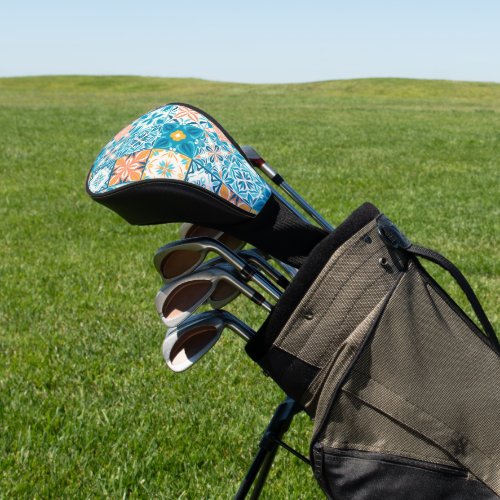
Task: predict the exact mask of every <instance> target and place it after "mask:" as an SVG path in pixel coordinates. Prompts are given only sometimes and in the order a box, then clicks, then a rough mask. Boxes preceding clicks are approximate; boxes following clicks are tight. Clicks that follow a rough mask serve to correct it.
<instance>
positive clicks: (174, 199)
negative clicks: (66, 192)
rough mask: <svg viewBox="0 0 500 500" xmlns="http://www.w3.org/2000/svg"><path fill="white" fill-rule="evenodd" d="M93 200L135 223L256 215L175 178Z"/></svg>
mask: <svg viewBox="0 0 500 500" xmlns="http://www.w3.org/2000/svg"><path fill="white" fill-rule="evenodd" d="M93 199H94V200H95V201H97V202H98V203H101V204H102V205H104V206H106V207H108V208H110V209H111V210H113V211H114V212H116V213H117V214H118V215H119V216H121V217H123V218H124V219H125V220H126V221H127V222H128V223H130V224H135V225H150V224H165V223H168V222H191V223H193V224H200V225H202V226H213V224H214V221H216V220H223V221H225V222H226V224H237V223H241V222H244V221H246V220H252V219H253V218H255V215H254V214H251V213H249V212H246V211H245V210H242V209H241V208H238V207H237V206H235V205H233V204H232V203H230V202H228V201H226V200H224V199H223V198H221V197H220V196H218V195H216V194H215V193H212V192H210V191H208V190H206V189H203V188H201V187H199V186H196V185H195V184H190V183H188V182H184V181H179V180H174V179H168V180H161V179H154V180H147V181H141V182H140V183H133V184H128V185H126V186H124V187H122V188H120V189H116V190H113V191H108V192H106V193H102V194H100V195H99V196H93ZM138 207H140V210H139V209H138Z"/></svg>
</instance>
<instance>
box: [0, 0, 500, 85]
mask: <svg viewBox="0 0 500 500" xmlns="http://www.w3.org/2000/svg"><path fill="white" fill-rule="evenodd" d="M0 16H1V18H2V21H3V22H2V28H1V30H0V54H1V56H0V76H18V75H46V74H99V75H102V74H127V75H145V76H167V77H168V76H172V77H197V78H205V79H210V80H222V81H238V82H258V83H263V82H273V83H274V82H305V81H317V80H330V79H339V78H342V79H343V78H362V77H387V76H388V77H414V78H438V79H452V80H477V81H496V82H500V0H469V1H463V0H455V1H450V0H434V1H429V0H419V1H405V0H399V1H393V0H378V1H376V0H372V1H368V0H351V1H349V0H344V1H343V2H340V1H336V0H335V1H324V0H322V1H320V0H303V1H302V2H295V1H287V2H285V1H281V0H279V1H274V2H273V1H272V0H267V1H261V0H255V1H246V2H238V1H237V0H233V1H226V0H220V1H217V0H214V1H209V0H206V1H198V0H177V1H168V0H164V1H155V0H143V1H139V0H137V1H135V2H131V1H129V0H123V1H120V2H116V1H106V0H101V1H99V2H98V1H95V0H88V1H85V2H80V1H71V0H67V1H66V2H61V1H54V0H45V1H36V2H35V1H33V0H27V1H25V2H10V3H9V4H7V3H6V2H2V5H1V6H0Z"/></svg>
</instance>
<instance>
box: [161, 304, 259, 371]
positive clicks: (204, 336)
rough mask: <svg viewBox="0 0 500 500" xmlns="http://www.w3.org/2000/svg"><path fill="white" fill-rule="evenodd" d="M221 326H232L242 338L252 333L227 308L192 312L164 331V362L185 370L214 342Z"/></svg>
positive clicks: (252, 332) (246, 338)
mask: <svg viewBox="0 0 500 500" xmlns="http://www.w3.org/2000/svg"><path fill="white" fill-rule="evenodd" d="M224 328H229V329H231V330H233V331H234V332H235V333H236V334H237V335H239V336H240V337H241V338H242V339H243V340H245V341H246V342H248V340H250V339H251V338H253V337H254V336H255V332H254V331H253V330H252V329H251V328H250V327H249V326H248V325H246V324H245V323H243V321H241V320H240V319H238V318H237V317H236V316H234V315H233V314H231V313H228V312H227V311H221V310H218V311H207V312H203V313H201V314H196V315H195V316H192V317H191V318H189V319H188V320H186V321H185V322H184V323H182V324H181V325H179V326H177V327H176V328H170V329H169V330H168V331H167V335H166V337H165V340H164V341H163V345H162V351H163V357H164V358H165V361H166V363H167V366H168V367H169V368H170V369H171V370H173V371H174V372H182V371H184V370H187V369H188V368H190V367H191V366H193V364H194V363H196V362H197V361H198V360H199V359H200V358H201V357H202V356H203V355H204V354H206V353H207V352H208V351H209V350H210V349H211V348H212V347H213V346H214V344H215V343H216V342H217V341H218V340H219V338H220V336H221V333H222V331H223V330H224Z"/></svg>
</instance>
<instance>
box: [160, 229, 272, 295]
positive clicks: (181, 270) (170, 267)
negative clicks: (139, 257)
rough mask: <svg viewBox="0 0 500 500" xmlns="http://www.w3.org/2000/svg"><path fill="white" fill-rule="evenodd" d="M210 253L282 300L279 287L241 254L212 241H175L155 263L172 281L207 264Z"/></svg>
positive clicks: (162, 274) (165, 277)
mask: <svg viewBox="0 0 500 500" xmlns="http://www.w3.org/2000/svg"><path fill="white" fill-rule="evenodd" d="M209 252H215V253H217V254H218V255H220V256H221V257H222V258H224V260H226V261H227V262H229V263H230V264H231V265H232V266H233V267H234V268H235V269H237V270H238V271H239V272H240V273H241V274H242V276H243V277H244V278H245V279H249V280H252V281H254V282H255V283H257V284H258V285H259V286H260V287H261V288H263V289H264V290H265V291H266V292H267V293H269V294H270V295H271V296H272V297H273V298H274V299H276V300H278V299H279V298H280V296H281V292H280V290H278V288H276V286H275V285H273V284H272V283H271V282H270V281H269V280H268V279H267V278H265V277H264V276H262V275H261V274H260V273H259V272H258V271H257V270H256V269H255V268H254V267H253V266H252V265H250V264H249V263H248V262H246V261H245V259H243V258H242V257H240V256H239V255H238V254H237V253H235V252H233V251H232V250H230V249H229V248H227V247H225V246H224V245H222V244H221V243H220V242H218V241H217V240H214V239H212V238H206V237H196V238H190V239H189V240H179V241H174V242H172V243H169V244H168V245H165V246H163V247H161V248H160V249H159V250H157V251H156V254H155V256H154V259H153V260H154V265H155V267H156V269H157V271H158V272H159V273H160V275H161V276H162V277H163V278H164V279H165V280H171V279H172V278H179V277H182V276H185V275H186V274H188V273H190V272H191V271H192V270H193V269H195V268H196V267H198V265H200V264H201V262H203V260H204V259H205V257H206V256H207V254H208V253H209Z"/></svg>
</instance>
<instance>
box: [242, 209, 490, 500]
mask: <svg viewBox="0 0 500 500" xmlns="http://www.w3.org/2000/svg"><path fill="white" fill-rule="evenodd" d="M337 231H339V232H340V234H337V237H336V238H337V240H336V242H333V241H330V243H328V242H322V244H323V245H324V246H323V248H319V245H318V247H316V248H315V250H314V252H313V254H311V256H310V259H313V261H311V262H308V261H306V263H305V264H304V267H303V268H302V269H301V270H300V271H299V274H298V275H297V278H299V280H300V282H299V283H298V284H297V282H295V280H294V282H292V284H291V285H290V287H289V288H290V291H291V295H292V296H288V297H285V295H286V292H285V295H284V296H283V298H284V299H285V300H284V303H283V304H280V303H278V306H277V307H276V310H275V312H274V313H273V315H271V317H270V319H269V320H268V322H267V323H266V324H265V325H264V326H263V328H262V330H261V331H260V332H259V335H258V336H257V338H256V339H255V340H254V341H253V342H252V345H249V347H248V351H249V354H250V355H251V356H252V357H253V359H254V360H256V361H257V362H258V363H259V364H260V365H261V366H262V367H263V368H264V370H265V371H266V372H267V373H268V374H269V375H270V376H271V377H273V379H274V380H276V382H277V383H278V384H279V385H280V386H281V387H282V388H283V390H284V391H285V392H286V393H287V394H288V395H290V396H292V397H293V398H294V399H296V400H297V401H299V402H300V403H301V404H302V406H303V407H304V409H305V411H306V412H307V413H308V414H309V415H310V416H311V417H312V418H313V419H314V431H313V437H312V441H311V460H312V464H313V469H314V473H315V476H316V478H317V480H318V482H319V484H320V485H321V486H322V488H323V490H324V491H325V493H326V494H327V495H328V496H329V497H331V498H342V499H356V500H358V499H365V498H366V499H370V500H373V499H386V498H391V499H399V498H401V499H405V500H408V499H410V500H412V499H419V500H420V499H435V498H439V499H441V498H446V499H448V498H449V499H469V498H477V499H493V498H499V496H498V495H499V494H500V422H499V418H500V417H499V415H500V390H499V385H498V380H500V357H499V353H498V344H497V343H496V342H495V339H493V336H492V335H493V334H494V332H493V330H492V329H491V325H490V324H489V322H488V320H487V318H486V316H485V315H484V312H483V311H482V309H481V307H480V305H478V304H479V303H478V302H477V299H476V298H475V296H474V295H473V293H472V291H471V290H470V287H468V284H466V282H465V284H464V282H462V278H463V276H462V275H461V274H460V272H459V271H458V270H456V268H455V267H454V266H452V265H451V264H450V263H449V262H448V261H446V259H444V258H442V257H441V256H439V255H438V254H435V253H434V252H432V251H428V250H426V249H422V248H420V247H416V246H414V245H411V243H410V242H409V241H408V240H407V239H406V238H405V237H404V236H403V235H402V234H401V233H399V232H398V231H397V228H395V227H394V226H393V225H392V223H390V221H388V219H386V218H385V217H384V216H382V215H380V214H379V213H378V211H376V209H375V208H374V207H373V206H371V205H365V206H363V207H361V208H360V209H358V211H356V212H355V213H354V214H353V215H351V217H350V218H349V219H347V220H346V222H345V223H344V224H343V225H342V226H340V227H339V228H338V229H337ZM334 235H335V233H333V234H332V235H331V236H329V238H330V239H331V240H333V239H334ZM332 250H333V251H332ZM417 255H418V256H421V257H425V258H427V259H429V260H433V261H434V262H437V263H438V264H441V265H442V266H443V267H445V268H446V269H448V270H449V271H450V272H451V273H452V275H453V276H454V277H455V278H457V281H458V282H459V284H460V285H461V286H462V288H463V289H464V291H466V294H467V296H468V298H469V299H470V301H471V304H472V306H473V309H474V310H475V312H476V314H477V316H478V318H479V319H480V322H481V324H482V325H483V329H484V330H485V332H486V333H487V335H485V334H484V333H483V332H481V331H480V330H479V328H478V327H477V326H476V325H475V324H474V323H473V322H472V321H471V320H470V319H469V318H468V317H467V316H466V314H465V313H464V312H463V311H462V310H461V309H460V308H459V307H458V306H457V305H456V304H455V303H454V302H453V300H452V299H451V298H450V297H449V295H448V294H446V293H445V292H444V291H443V290H442V289H441V287H440V286H439V285H438V284H437V283H436V282H435V281H434V280H433V279H432V277H431V276H430V275H429V274H428V273H427V271H426V270H425V269H424V268H423V267H422V265H421V264H420V262H419V260H418V259H417V258H416V256H417ZM308 265H309V269H312V270H313V271H314V269H315V270H316V272H315V274H314V277H313V278H312V279H311V278H309V277H304V278H301V277H300V274H301V273H302V272H303V271H304V270H305V271H307V268H306V267H305V266H308ZM307 280H309V281H307ZM293 285H295V287H297V290H294V289H293V288H292V286H293ZM301 287H302V295H300V293H299V292H298V289H299V288H301ZM287 292H288V290H287ZM471 293H472V295H471ZM282 300H283V299H282ZM280 307H283V308H284V310H285V311H286V312H287V313H288V312H289V316H288V318H285V317H284V313H283V311H280ZM275 314H276V315H277V316H275ZM280 322H281V327H280V328H279V329H278V331H275V330H274V328H275V327H276V326H280ZM492 332H493V333H492ZM260 334H262V337H260Z"/></svg>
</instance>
